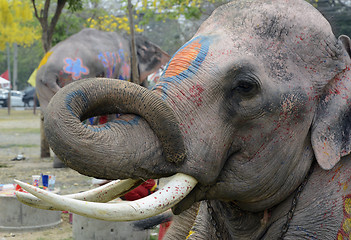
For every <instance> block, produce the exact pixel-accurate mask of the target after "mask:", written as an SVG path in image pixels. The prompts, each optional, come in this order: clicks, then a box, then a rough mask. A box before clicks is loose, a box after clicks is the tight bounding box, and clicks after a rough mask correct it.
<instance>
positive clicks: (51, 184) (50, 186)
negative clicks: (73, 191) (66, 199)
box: [48, 175, 55, 191]
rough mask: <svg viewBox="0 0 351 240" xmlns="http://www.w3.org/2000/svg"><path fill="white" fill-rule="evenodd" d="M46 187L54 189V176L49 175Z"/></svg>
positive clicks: (50, 189)
mask: <svg viewBox="0 0 351 240" xmlns="http://www.w3.org/2000/svg"><path fill="white" fill-rule="evenodd" d="M48 189H49V191H54V190H55V176H52V175H49V179H48Z"/></svg>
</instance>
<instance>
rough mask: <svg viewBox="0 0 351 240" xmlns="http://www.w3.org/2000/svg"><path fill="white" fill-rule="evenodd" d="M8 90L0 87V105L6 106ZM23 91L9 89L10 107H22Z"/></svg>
mask: <svg viewBox="0 0 351 240" xmlns="http://www.w3.org/2000/svg"><path fill="white" fill-rule="evenodd" d="M8 94H9V90H7V89H0V106H3V107H7V102H8ZM22 97H23V93H22V92H21V91H14V90H13V91H11V107H23V101H22Z"/></svg>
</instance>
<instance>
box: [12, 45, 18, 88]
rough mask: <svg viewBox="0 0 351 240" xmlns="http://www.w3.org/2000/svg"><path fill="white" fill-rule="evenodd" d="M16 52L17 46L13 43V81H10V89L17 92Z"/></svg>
mask: <svg viewBox="0 0 351 240" xmlns="http://www.w3.org/2000/svg"><path fill="white" fill-rule="evenodd" d="M17 50H18V45H17V43H13V78H12V79H13V81H12V84H13V86H12V89H13V90H17V76H18V74H17V63H18V61H17V60H18V59H17V52H18V51H17Z"/></svg>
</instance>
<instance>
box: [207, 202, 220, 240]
mask: <svg viewBox="0 0 351 240" xmlns="http://www.w3.org/2000/svg"><path fill="white" fill-rule="evenodd" d="M207 209H208V213H209V215H210V222H211V224H212V226H213V227H214V228H215V235H216V237H217V239H219V240H221V239H222V234H221V232H220V231H219V230H218V227H219V224H218V223H217V221H216V219H215V216H214V215H215V213H214V210H213V207H212V205H211V203H210V200H207Z"/></svg>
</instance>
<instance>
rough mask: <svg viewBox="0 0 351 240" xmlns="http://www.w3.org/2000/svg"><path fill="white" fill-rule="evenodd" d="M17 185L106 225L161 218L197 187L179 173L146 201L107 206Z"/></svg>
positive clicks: (54, 203)
mask: <svg viewBox="0 0 351 240" xmlns="http://www.w3.org/2000/svg"><path fill="white" fill-rule="evenodd" d="M16 182H17V183H18V184H19V185H20V186H21V187H22V188H23V189H25V190H26V191H28V192H30V193H32V194H33V195H35V196H37V197H38V198H40V199H42V200H44V201H47V202H48V203H50V204H52V206H54V207H55V208H57V209H64V210H67V211H70V212H73V213H76V214H79V215H82V216H86V217H90V218H96V219H100V220H105V221H134V220H140V219H144V218H148V217H151V216H154V215H157V214H160V213H162V212H164V211H166V210H168V209H169V208H171V207H173V206H174V205H176V204H177V203H178V202H180V201H181V200H182V199H183V198H184V197H185V196H186V195H187V194H189V192H190V191H191V190H192V189H193V188H194V187H195V185H196V184H197V181H196V179H195V178H193V177H191V176H189V175H185V174H182V173H177V174H175V175H174V176H173V177H172V179H171V180H170V181H169V182H168V184H166V186H164V187H163V188H162V189H160V190H158V191H157V192H155V193H153V194H151V195H149V196H147V197H145V198H142V199H139V200H136V201H131V202H127V201H126V202H120V203H114V204H107V203H94V202H84V201H81V200H76V199H72V198H67V197H64V196H60V195H57V194H54V193H51V192H48V191H45V190H42V189H40V188H37V187H34V186H31V185H29V184H26V183H23V182H21V181H17V180H16Z"/></svg>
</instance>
